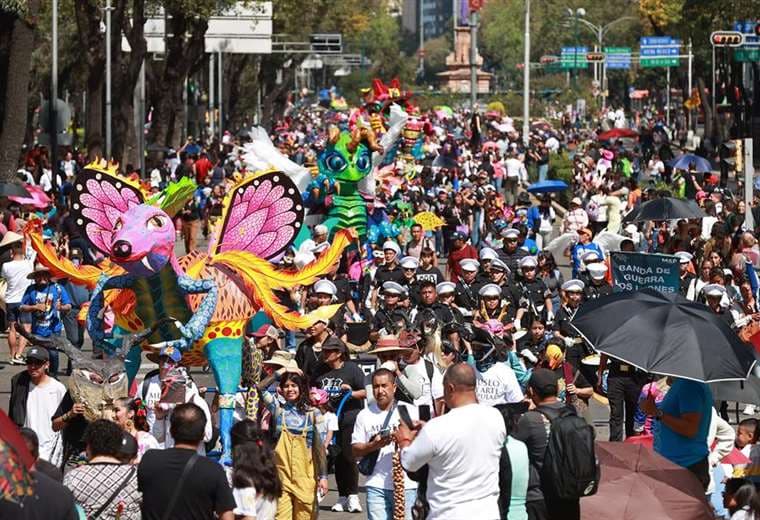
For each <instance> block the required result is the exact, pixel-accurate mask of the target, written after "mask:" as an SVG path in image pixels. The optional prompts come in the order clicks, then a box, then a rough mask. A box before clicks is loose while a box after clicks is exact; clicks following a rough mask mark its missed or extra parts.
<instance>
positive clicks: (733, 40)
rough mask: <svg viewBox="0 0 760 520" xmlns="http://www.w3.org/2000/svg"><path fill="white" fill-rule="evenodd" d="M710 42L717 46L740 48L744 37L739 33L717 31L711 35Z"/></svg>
mask: <svg viewBox="0 0 760 520" xmlns="http://www.w3.org/2000/svg"><path fill="white" fill-rule="evenodd" d="M710 42H711V43H712V44H713V45H716V46H725V47H740V46H741V45H742V44H743V43H744V35H743V34H742V33H740V32H738V31H715V32H714V33H712V34H711V35H710Z"/></svg>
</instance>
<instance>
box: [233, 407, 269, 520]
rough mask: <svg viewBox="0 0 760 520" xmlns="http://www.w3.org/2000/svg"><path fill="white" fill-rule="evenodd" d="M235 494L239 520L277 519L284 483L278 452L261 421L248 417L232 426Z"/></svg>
mask: <svg viewBox="0 0 760 520" xmlns="http://www.w3.org/2000/svg"><path fill="white" fill-rule="evenodd" d="M230 438H231V440H232V478H231V480H232V495H233V496H234V497H235V511H234V513H235V516H236V518H238V519H239V520H274V519H275V516H276V514H277V501H278V499H279V498H280V495H281V494H282V483H281V482H280V476H279V474H278V471H277V466H276V465H275V454H274V452H273V451H272V447H271V446H270V445H269V442H268V441H267V439H266V438H265V436H264V434H263V432H262V431H261V430H260V429H259V427H258V425H257V424H256V423H255V422H254V421H252V420H250V419H244V420H242V421H240V422H237V423H235V425H234V426H233V427H232V430H230Z"/></svg>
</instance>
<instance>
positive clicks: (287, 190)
mask: <svg viewBox="0 0 760 520" xmlns="http://www.w3.org/2000/svg"><path fill="white" fill-rule="evenodd" d="M303 218H304V208H303V201H302V199H301V194H300V192H299V191H298V188H297V187H296V185H295V183H294V182H293V181H292V180H291V179H290V177H288V176H287V175H286V174H284V173H283V172H280V171H268V172H263V173H259V174H256V175H254V176H252V177H250V178H247V179H245V180H243V181H242V182H240V183H239V184H237V185H236V186H235V187H234V188H233V189H232V190H231V191H230V193H229V194H228V195H227V197H226V198H225V201H224V209H223V212H222V218H221V219H220V222H219V224H218V225H217V235H216V239H215V240H214V241H213V242H212V243H211V244H210V245H209V253H210V254H211V255H212V256H213V255H215V254H219V253H225V252H229V251H245V252H248V253H251V254H253V255H256V256H257V257H259V258H263V259H266V260H277V259H279V257H280V256H282V254H283V253H284V252H285V250H286V249H287V248H288V246H290V244H292V243H293V240H295V238H296V235H298V232H299V230H300V228H301V226H302V225H303Z"/></svg>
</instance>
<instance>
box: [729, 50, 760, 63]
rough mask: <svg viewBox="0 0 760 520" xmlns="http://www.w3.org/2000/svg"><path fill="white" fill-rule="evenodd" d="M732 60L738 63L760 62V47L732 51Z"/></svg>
mask: <svg viewBox="0 0 760 520" xmlns="http://www.w3.org/2000/svg"><path fill="white" fill-rule="evenodd" d="M734 60H736V61H738V62H755V61H760V47H745V48H742V49H734Z"/></svg>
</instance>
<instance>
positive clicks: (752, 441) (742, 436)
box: [724, 418, 760, 485]
mask: <svg viewBox="0 0 760 520" xmlns="http://www.w3.org/2000/svg"><path fill="white" fill-rule="evenodd" d="M758 435H760V421H758V420H757V419H754V418H749V419H744V420H743V421H741V422H740V423H739V426H738V427H737V430H736V441H734V442H735V444H736V447H737V448H739V449H740V450H741V452H742V453H743V454H744V455H746V456H747V457H748V458H749V460H750V461H749V463H748V464H742V465H735V466H734V467H733V476H734V477H743V478H746V479H748V480H749V481H750V482H752V483H753V484H755V485H757V484H759V483H760V446H759V445H758V444H757V439H758ZM724 469H727V468H724ZM726 474H727V475H731V473H726Z"/></svg>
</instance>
